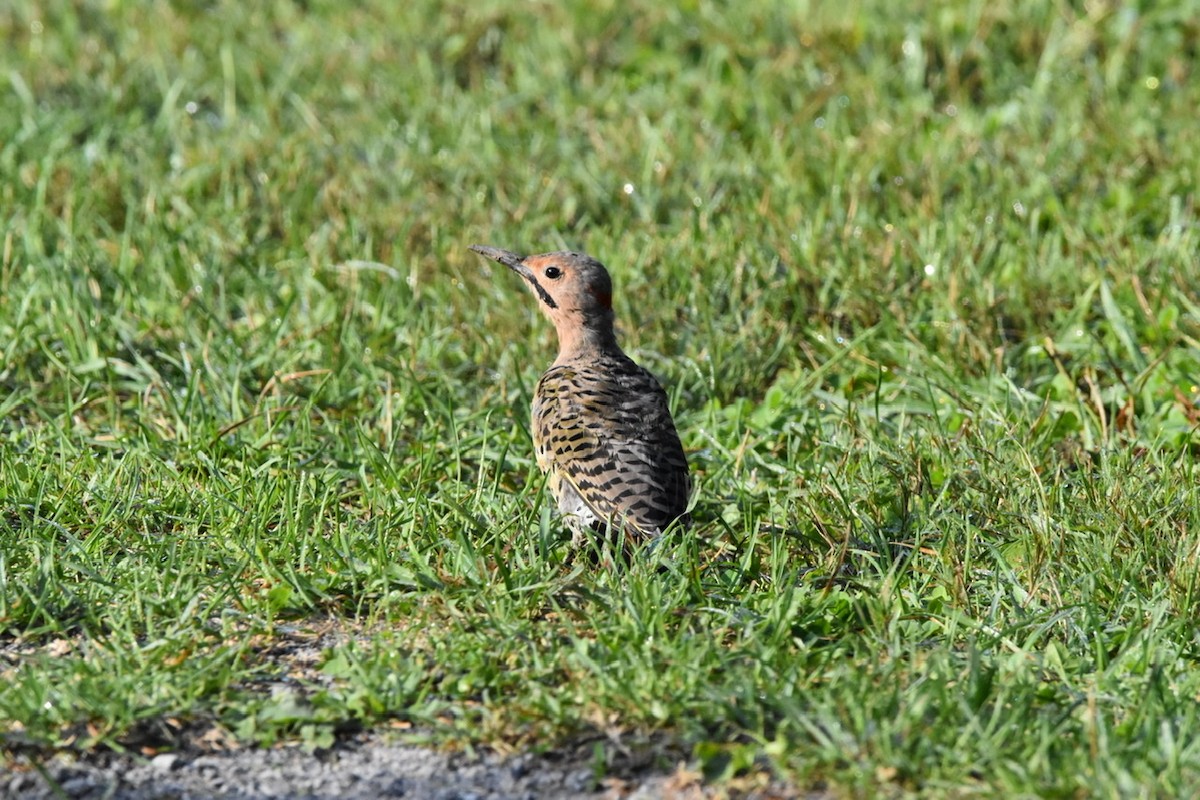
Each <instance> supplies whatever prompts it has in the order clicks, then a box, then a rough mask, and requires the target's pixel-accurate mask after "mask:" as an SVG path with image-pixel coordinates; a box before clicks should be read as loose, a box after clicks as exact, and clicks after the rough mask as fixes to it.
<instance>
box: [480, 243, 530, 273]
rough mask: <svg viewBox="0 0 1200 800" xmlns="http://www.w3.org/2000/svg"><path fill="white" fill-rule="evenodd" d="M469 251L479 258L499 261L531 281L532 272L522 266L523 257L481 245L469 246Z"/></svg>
mask: <svg viewBox="0 0 1200 800" xmlns="http://www.w3.org/2000/svg"><path fill="white" fill-rule="evenodd" d="M471 249H472V250H474V251H475V252H476V253H479V255H481V256H485V257H487V258H490V259H492V260H493V261H499V262H500V263H501V264H503V265H504V266H506V267H508V268H509V269H511V270H512V271H513V272H515V273H517V274H518V275H520V276H521V277H522V278H524V279H525V280H528V281H531V280H533V271H532V270H531V269H529V267H527V266H525V264H524V261H525V256H519V255H517V254H516V253H512V252H509V251H508V250H501V249H500V248H499V247H488V246H487V245H482V244H473V245H471Z"/></svg>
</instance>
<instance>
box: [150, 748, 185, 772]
mask: <svg viewBox="0 0 1200 800" xmlns="http://www.w3.org/2000/svg"><path fill="white" fill-rule="evenodd" d="M178 765H179V755H178V754H177V753H159V754H158V755H156V756H155V757H154V758H152V759H150V769H151V770H153V771H154V772H157V773H165V772H170V771H171V770H173V769H175V767H177V766H178Z"/></svg>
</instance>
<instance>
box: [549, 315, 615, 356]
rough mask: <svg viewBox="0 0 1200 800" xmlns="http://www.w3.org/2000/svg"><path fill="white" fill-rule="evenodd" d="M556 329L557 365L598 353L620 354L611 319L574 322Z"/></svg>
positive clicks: (558, 326)
mask: <svg viewBox="0 0 1200 800" xmlns="http://www.w3.org/2000/svg"><path fill="white" fill-rule="evenodd" d="M556 327H557V329H558V358H557V359H556V360H555V363H557V364H565V363H567V362H570V361H577V360H579V359H581V358H587V357H589V356H594V355H598V354H600V353H611V352H618V353H619V352H621V348H620V346H619V345H617V337H616V334H614V333H613V325H612V319H604V320H592V321H588V322H583V323H578V322H574V323H572V324H568V325H557V326H556Z"/></svg>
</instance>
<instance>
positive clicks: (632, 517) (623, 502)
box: [470, 245, 691, 553]
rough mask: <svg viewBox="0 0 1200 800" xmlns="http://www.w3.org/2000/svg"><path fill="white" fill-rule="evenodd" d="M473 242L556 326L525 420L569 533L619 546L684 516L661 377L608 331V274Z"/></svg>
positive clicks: (583, 259) (590, 261) (680, 458)
mask: <svg viewBox="0 0 1200 800" xmlns="http://www.w3.org/2000/svg"><path fill="white" fill-rule="evenodd" d="M470 249H471V250H473V251H474V252H476V253H478V254H480V255H482V256H484V257H486V258H490V259H493V260H495V261H497V262H499V263H501V264H503V265H504V266H506V267H508V268H509V269H510V270H512V271H513V272H515V273H517V274H518V275H520V276H521V277H522V278H524V279H525V283H526V284H528V287H529V290H530V292H531V293H532V294H533V296H534V297H535V298H536V299H537V303H538V305H539V306H540V308H541V310H542V312H543V313H544V314H545V315H546V316H547V317H548V318H549V319H550V321H551V322H552V323H554V327H555V330H556V332H557V334H558V357H557V358H555V360H554V363H553V364H551V365H550V368H549V369H547V370H546V372H545V373H544V374H543V375H542V376H541V378H540V379H539V380H538V383H537V388H536V389H535V390H534V393H533V403H532V409H531V427H532V434H533V443H534V449H535V452H536V456H537V464H538V467H539V468H540V469H541V471H542V472H543V473H545V475H546V485H547V488H548V489H549V490H550V493H551V495H552V496H553V497H554V498H555V500H556V501H557V504H558V510H559V512H560V514H561V516H562V518H563V520H564V522H565V523H566V526H567V528H569V529H570V531H571V533H572V537H571V541H572V545H573V546H574V547H576V548H578V547H581V546H584V545H586V544H587V543H588V542H589V541H596V542H597V543H599V544H603V543H604V542H611V543H615V544H618V545H620V550H621V551H622V552H625V553H628V552H630V551H631V550H630V548H632V547H633V546H634V545H637V544H639V543H644V542H648V541H652V540H657V539H658V538H659V537H660V536H662V534H664V533H665V532H666V531H667V530H668V528H671V526H672V524H673V523H676V522H679V523H680V525H683V526H686V525H687V524H688V523H689V522H690V517H689V515H688V502H689V499H690V495H691V476H690V474H689V471H688V462H687V456H686V455H685V454H684V451H683V445H682V444H681V443H680V440H679V433H678V432H677V431H676V429H675V421H674V419H673V418H672V417H671V411H670V409H669V407H668V405H667V395H666V392H664V391H663V388H662V385H661V384H660V383H659V382H658V380H657V379H656V378H655V377H654V376H653V375H652V374H651V373H650V372H649V371H648V370H646V369H645V368H643V367H641V366H639V365H638V364H637V363H636V362H634V360H633V359H631V358H630V357H629V356H628V355H626V354H625V351H623V350H622V349H621V347H620V345H619V344H617V339H616V334H615V333H614V331H613V309H612V279H611V278H610V277H609V274H608V270H607V269H606V268H605V267H604V265H603V264H601V263H600V262H599V261H597V260H596V259H595V258H592V257H591V256H589V255H585V254H584V253H576V252H569V251H559V252H553V253H541V254H538V255H527V256H521V255H518V254H516V253H513V252H510V251H508V250H502V249H500V248H498V247H489V246H486V245H471V248H470Z"/></svg>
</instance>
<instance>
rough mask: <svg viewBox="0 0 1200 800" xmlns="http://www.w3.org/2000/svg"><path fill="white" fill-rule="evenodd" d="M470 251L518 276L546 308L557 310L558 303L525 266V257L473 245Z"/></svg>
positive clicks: (480, 245) (497, 248)
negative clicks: (527, 283) (498, 263)
mask: <svg viewBox="0 0 1200 800" xmlns="http://www.w3.org/2000/svg"><path fill="white" fill-rule="evenodd" d="M471 249H472V250H474V251H475V252H476V253H479V255H481V256H487V257H488V258H491V259H494V260H496V261H499V262H500V263H501V264H503V265H504V266H506V267H508V268H509V269H511V270H512V271H513V272H515V273H517V274H518V275H520V276H521V277H522V278H524V279H525V280H526V281H528V282H529V286H530V288H532V289H533V292H534V294H536V295H537V296H538V297H539V298H541V301H542V302H543V303H545V304H546V307H547V308H558V303H557V302H555V300H554V298H553V297H551V296H550V293H549V292H547V291H546V290H545V288H543V286H542V285H541V284H540V283H538V279H537V276H536V275H534V274H533V270H531V269H530V268H529V267H527V266H525V259H526V256H519V255H517V254H516V253H510V252H509V251H508V250H501V249H500V248H499V247H488V246H487V245H482V244H473V245H471Z"/></svg>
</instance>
